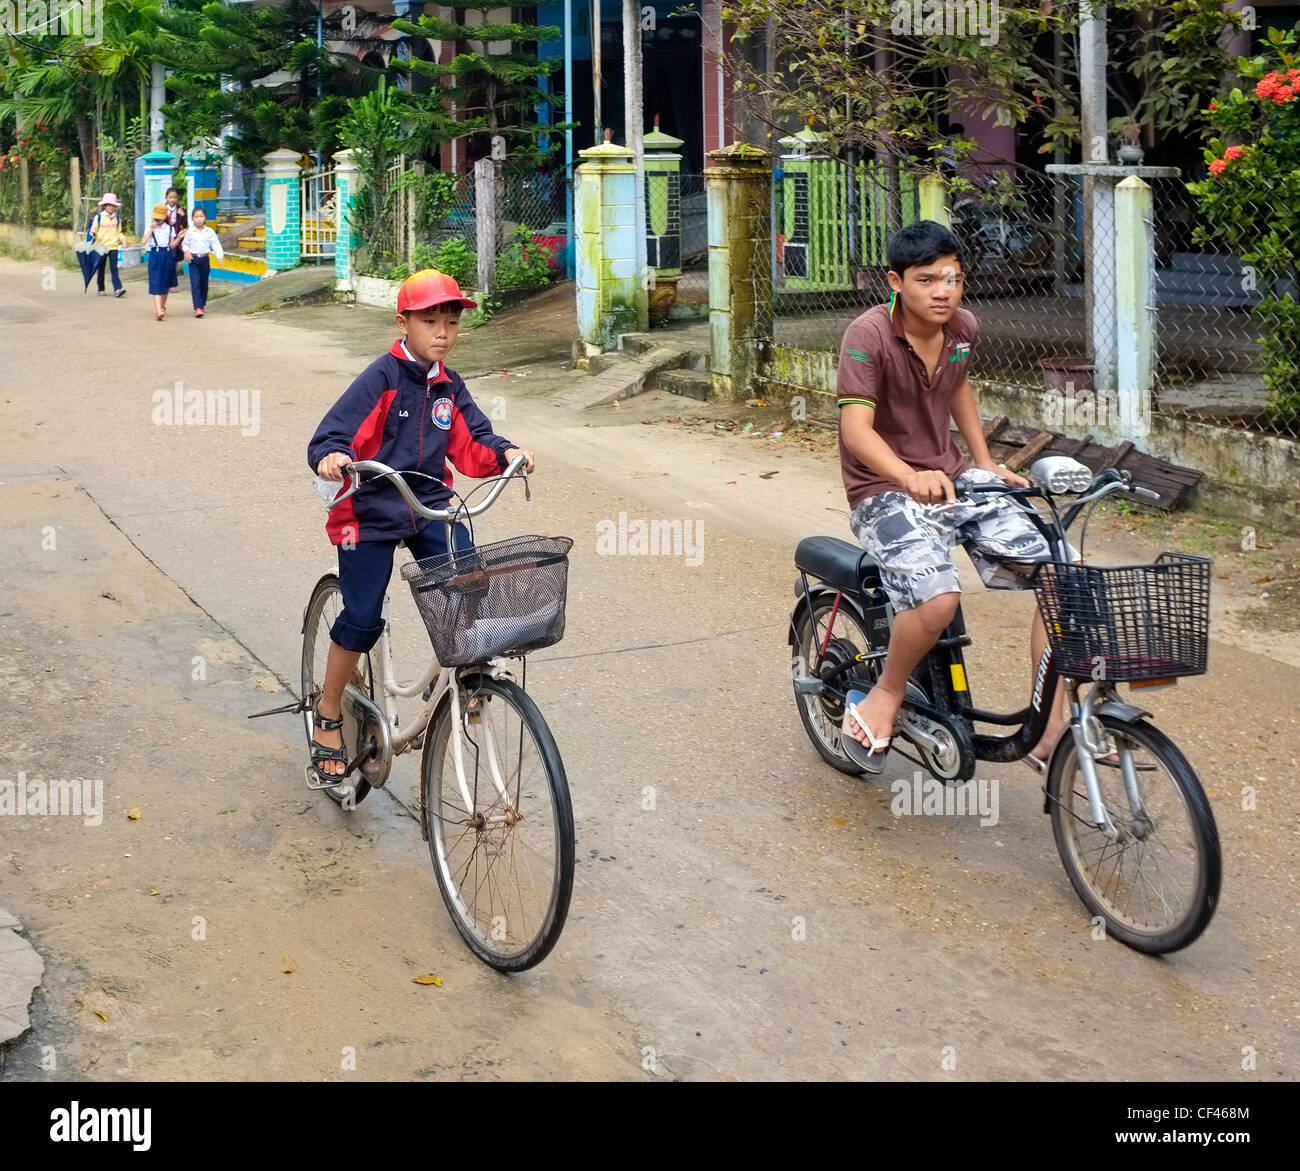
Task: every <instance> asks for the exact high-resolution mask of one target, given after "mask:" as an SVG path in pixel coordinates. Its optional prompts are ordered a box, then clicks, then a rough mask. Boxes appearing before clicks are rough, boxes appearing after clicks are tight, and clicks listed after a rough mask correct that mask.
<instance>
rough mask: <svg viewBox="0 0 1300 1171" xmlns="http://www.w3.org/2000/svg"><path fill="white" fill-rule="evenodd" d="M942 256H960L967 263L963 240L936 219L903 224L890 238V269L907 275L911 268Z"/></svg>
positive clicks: (931, 261)
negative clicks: (905, 225) (962, 244)
mask: <svg viewBox="0 0 1300 1171" xmlns="http://www.w3.org/2000/svg"><path fill="white" fill-rule="evenodd" d="M941 256H956V257H957V263H958V264H959V265H961V266H962V267H963V268H965V267H966V256H965V253H964V252H963V251H962V246H961V241H960V240H958V239H957V237H956V236H954V235H953V234H952V233H951V232H950V231H949V230H948V229H947V228H945V227H944V226H943V224H941V223H938V222H936V221H935V220H917V221H916V223H914V224H908V225H907V227H905V228H899V230H898V231H897V232H895V233H894V235H893V237H892V238H891V239H890V241H889V270H890V271H891V272H896V273H898V275H899V276H906V275H907V270H908V269H909V268H917V267H919V266H921V265H926V264H933V263H934V262H935V261H936V260H938V259H939V258H940V257H941Z"/></svg>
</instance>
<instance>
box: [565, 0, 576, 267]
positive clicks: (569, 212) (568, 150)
mask: <svg viewBox="0 0 1300 1171" xmlns="http://www.w3.org/2000/svg"><path fill="white" fill-rule="evenodd" d="M564 120H565V121H566V122H572V121H573V0H564ZM564 223H565V237H564V238H565V240H566V241H567V243H566V244H565V248H564V275H565V276H567V277H568V278H569V280H573V270H574V251H575V249H576V248H577V243H576V237H575V236H574V234H573V127H572V126H570V127H569V128H568V129H567V130H566V131H565V132H564Z"/></svg>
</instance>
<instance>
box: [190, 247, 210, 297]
mask: <svg viewBox="0 0 1300 1171" xmlns="http://www.w3.org/2000/svg"><path fill="white" fill-rule="evenodd" d="M211 270H212V257H211V256H196V257H195V258H194V259H193V260H191V261H190V297H191V298H192V299H193V301H194V308H195V309H205V308H207V304H208V274H209V273H210V272H211Z"/></svg>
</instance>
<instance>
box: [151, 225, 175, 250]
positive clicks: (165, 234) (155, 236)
mask: <svg viewBox="0 0 1300 1171" xmlns="http://www.w3.org/2000/svg"><path fill="white" fill-rule="evenodd" d="M175 238H176V229H175V228H173V227H172V226H171V224H169V223H167V222H166V221H165V220H164V221H163V222H162V223H161V224H154V226H153V227H152V228H150V229H149V239H148V242H147V243H146V244H145V246H144V250H145V251H146V252H153V251H154V250H158V251H163V250H165V249H167V248H170V247H171V245H172V241H173V240H174V239H175Z"/></svg>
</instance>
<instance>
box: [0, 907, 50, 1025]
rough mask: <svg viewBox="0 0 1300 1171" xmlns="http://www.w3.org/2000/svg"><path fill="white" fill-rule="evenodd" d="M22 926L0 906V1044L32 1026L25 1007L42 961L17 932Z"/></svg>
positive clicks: (41, 967) (40, 972)
mask: <svg viewBox="0 0 1300 1171" xmlns="http://www.w3.org/2000/svg"><path fill="white" fill-rule="evenodd" d="M22 929H23V925H22V924H21V923H20V922H19V921H18V919H17V917H16V916H14V915H13V914H12V913H11V912H9V911H6V910H5V909H4V908H3V907H0V1046H5V1045H8V1044H9V1043H10V1042H12V1041H16V1040H17V1039H18V1038H20V1037H22V1036H23V1034H24V1033H26V1032H27V1031H28V1029H30V1028H31V1027H32V1022H31V1018H30V1017H29V1016H28V1015H27V1009H28V1006H29V1005H30V1004H31V1000H32V993H33V992H35V991H36V987H37V985H38V984H40V982H41V977H42V976H43V975H44V973H45V961H44V960H42V959H41V957H40V956H39V955H38V954H37V952H36V949H35V948H34V947H32V945H31V944H30V943H28V942H27V940H25V939H24V938H23V937H22V936H21V935H19V932H20V931H22Z"/></svg>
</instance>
